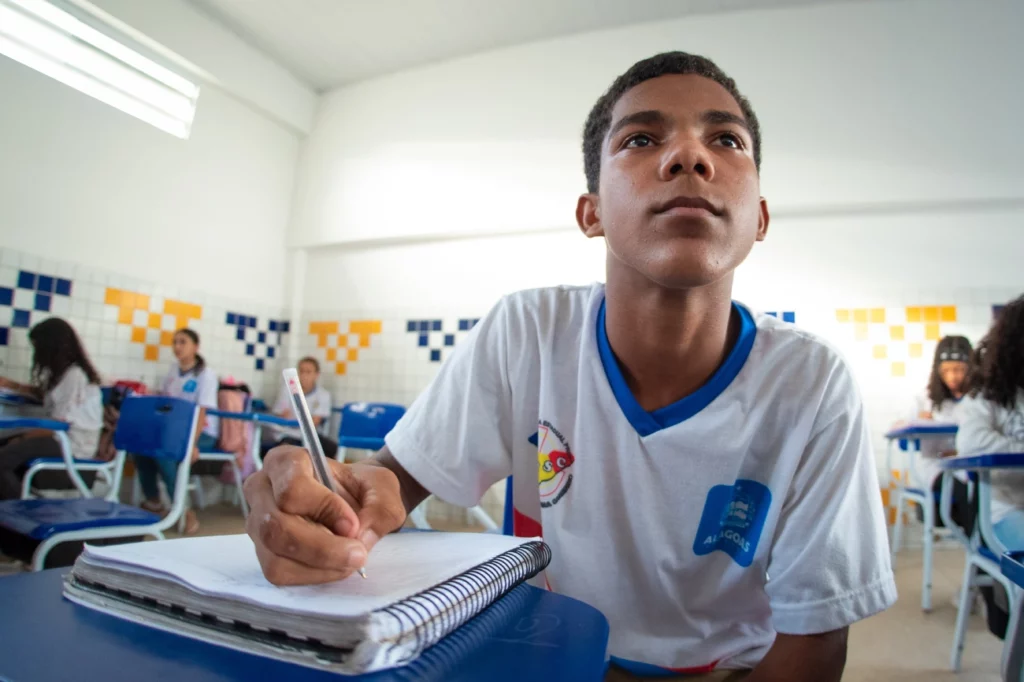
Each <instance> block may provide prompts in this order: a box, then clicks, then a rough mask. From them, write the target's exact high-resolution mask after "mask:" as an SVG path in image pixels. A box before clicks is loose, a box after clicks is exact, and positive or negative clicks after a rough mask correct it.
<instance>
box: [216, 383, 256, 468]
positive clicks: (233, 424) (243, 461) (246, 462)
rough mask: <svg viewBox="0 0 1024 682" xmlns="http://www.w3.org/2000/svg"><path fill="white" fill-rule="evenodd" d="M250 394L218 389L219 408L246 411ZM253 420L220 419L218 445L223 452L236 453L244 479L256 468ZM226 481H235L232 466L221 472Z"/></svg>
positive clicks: (236, 460)
mask: <svg viewBox="0 0 1024 682" xmlns="http://www.w3.org/2000/svg"><path fill="white" fill-rule="evenodd" d="M247 399H248V395H247V394H245V393H243V392H242V391H237V390H232V389H221V390H219V391H217V408H218V409H220V410H224V411H225V412H245V411H246V408H247V407H248V405H247V404H246V403H247V402H248V400H247ZM252 438H253V426H252V422H243V421H239V420H237V419H224V418H221V420H220V438H219V439H218V440H217V447H218V449H220V450H221V451H222V452H231V453H233V454H234V455H235V462H236V463H237V464H238V468H239V469H241V471H242V480H245V479H246V478H248V477H249V475H250V474H252V473H253V471H255V470H256V466H255V463H254V462H253V461H252V453H251V450H250V448H251V446H252ZM220 479H221V481H222V482H224V483H234V482H235V479H234V476H233V475H232V474H231V468H230V467H225V468H224V471H222V472H221V474H220Z"/></svg>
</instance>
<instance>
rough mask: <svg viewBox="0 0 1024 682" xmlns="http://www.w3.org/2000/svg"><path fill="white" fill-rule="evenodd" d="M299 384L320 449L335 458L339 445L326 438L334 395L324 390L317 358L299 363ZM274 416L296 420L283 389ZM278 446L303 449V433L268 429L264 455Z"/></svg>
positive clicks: (282, 429) (280, 428)
mask: <svg viewBox="0 0 1024 682" xmlns="http://www.w3.org/2000/svg"><path fill="white" fill-rule="evenodd" d="M298 370H299V384H301V386H302V393H303V394H304V395H305V396H306V404H307V405H308V406H309V413H310V414H311V415H312V416H313V424H314V425H315V426H316V430H317V434H316V435H317V438H319V439H320V447H322V448H323V449H324V454H325V455H327V456H328V457H330V458H332V459H333V458H334V456H335V455H336V454H338V444H337V443H335V442H334V441H333V440H331V439H330V438H328V437H326V436H325V435H323V429H324V427H325V426H326V425H327V424H328V423H329V422H330V420H331V394H330V392H328V390H327V389H326V388H324V387H323V386H321V385H320V384H319V383H318V382H319V381H320V363H319V362H317V361H316V358H311V357H305V358H302V359H301V360H299V366H298ZM274 414H275V415H277V416H278V417H283V418H284V419H294V418H295V413H294V412H293V411H292V399H291V396H290V394H289V393H288V391H287V390H286V389H285V388H284V386H282V387H281V392H280V393H279V394H278V396H277V402H275V403H274ZM277 445H302V433H301V432H300V431H299V429H297V428H288V427H286V426H274V427H272V428H270V429H267V438H266V440H265V441H264V442H263V443H262V452H263V454H264V455H266V454H267V452H268V451H269V450H270V449H271V448H273V447H275V446H277Z"/></svg>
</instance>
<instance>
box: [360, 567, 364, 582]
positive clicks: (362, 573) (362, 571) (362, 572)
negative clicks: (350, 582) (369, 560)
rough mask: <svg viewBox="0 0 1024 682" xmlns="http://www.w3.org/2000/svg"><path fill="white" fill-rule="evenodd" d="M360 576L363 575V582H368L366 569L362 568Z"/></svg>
mask: <svg viewBox="0 0 1024 682" xmlns="http://www.w3.org/2000/svg"><path fill="white" fill-rule="evenodd" d="M359 575H361V576H362V577H363V580H366V569H365V568H360V569H359Z"/></svg>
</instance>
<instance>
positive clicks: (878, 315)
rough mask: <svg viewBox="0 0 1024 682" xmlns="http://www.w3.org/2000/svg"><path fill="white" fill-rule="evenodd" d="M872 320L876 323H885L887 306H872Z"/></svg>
mask: <svg viewBox="0 0 1024 682" xmlns="http://www.w3.org/2000/svg"><path fill="white" fill-rule="evenodd" d="M871 321H872V322H873V323H876V324H883V323H884V322H885V308H872V309H871Z"/></svg>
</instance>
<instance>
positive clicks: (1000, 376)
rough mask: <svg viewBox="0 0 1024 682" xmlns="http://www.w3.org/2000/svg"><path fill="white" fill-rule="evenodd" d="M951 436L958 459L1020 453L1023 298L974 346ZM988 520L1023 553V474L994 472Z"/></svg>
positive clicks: (1023, 436) (1023, 444)
mask: <svg viewBox="0 0 1024 682" xmlns="http://www.w3.org/2000/svg"><path fill="white" fill-rule="evenodd" d="M964 403H965V404H964V410H963V415H962V417H961V422H960V432H959V433H958V434H957V438H956V444H957V452H958V454H959V455H960V456H962V457H970V456H973V455H984V454H996V453H1024V296H1020V297H1019V298H1017V299H1015V300H1013V301H1011V302H1010V303H1008V304H1007V305H1006V306H1005V307H1004V308H1003V310H1002V311H1001V312H1000V314H999V318H998V319H997V320H996V323H995V324H994V325H993V327H992V329H991V331H989V333H988V334H987V335H986V336H985V339H984V340H983V341H982V342H981V343H980V344H979V346H978V362H977V366H976V367H975V368H974V370H973V371H972V372H971V377H970V397H968V398H965V399H964ZM991 482H992V522H993V525H994V530H995V533H996V537H998V538H999V540H1000V542H1002V543H1003V544H1004V545H1006V547H1007V548H1009V549H1012V550H1024V472H1021V471H1016V470H1002V471H1000V470H995V471H993V472H992V474H991Z"/></svg>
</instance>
